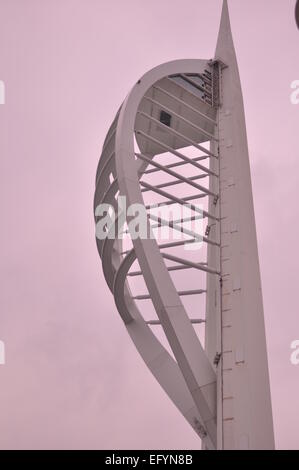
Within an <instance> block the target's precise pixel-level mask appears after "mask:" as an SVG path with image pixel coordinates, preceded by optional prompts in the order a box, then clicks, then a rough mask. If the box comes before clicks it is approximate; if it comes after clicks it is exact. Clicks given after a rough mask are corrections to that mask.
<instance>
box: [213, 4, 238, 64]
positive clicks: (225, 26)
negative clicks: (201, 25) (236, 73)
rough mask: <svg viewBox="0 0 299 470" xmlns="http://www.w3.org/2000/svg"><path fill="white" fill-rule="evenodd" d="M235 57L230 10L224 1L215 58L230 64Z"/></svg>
mask: <svg viewBox="0 0 299 470" xmlns="http://www.w3.org/2000/svg"><path fill="white" fill-rule="evenodd" d="M232 56H234V58H235V49H234V42H233V36H232V30H231V24H230V17H229V9H228V2H227V0H223V5H222V13H221V20H220V28H219V33H218V40H217V46H216V52H215V58H217V59H221V60H222V61H223V62H225V63H228V62H230V59H232V58H233V57H232Z"/></svg>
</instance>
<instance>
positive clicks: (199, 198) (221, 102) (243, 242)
mask: <svg viewBox="0 0 299 470" xmlns="http://www.w3.org/2000/svg"><path fill="white" fill-rule="evenodd" d="M191 150H192V151H191ZM194 151H195V152H196V156H195V157H194ZM165 155H170V156H172V158H174V159H175V160H171V163H167V162H166V163H165V158H164V160H159V159H160V158H162V157H163V156H164V157H165ZM188 169H189V170H190V174H188V175H186V171H187V170H188ZM185 170H186V171H185ZM159 174H163V175H166V176H169V177H171V178H172V179H171V180H169V181H164V182H159V180H157V177H158V175H159ZM150 178H152V179H150ZM205 181H206V182H207V184H205V183H204V182H205ZM190 188H191V189H192V190H193V191H194V194H190ZM187 190H188V191H187ZM182 191H186V195H182ZM151 194H152V195H155V196H156V197H160V198H161V199H162V200H161V204H163V205H164V207H165V206H181V205H184V204H186V203H188V204H189V209H190V217H187V218H186V219H184V220H180V221H174V220H170V219H168V220H164V219H163V218H162V217H158V216H155V215H154V214H153V213H152V211H151V208H152V206H151V204H148V203H147V201H146V199H145V198H146V197H147V196H148V195H151ZM118 195H121V196H123V197H125V199H126V204H127V207H130V208H132V205H134V204H139V205H141V206H142V207H143V208H144V211H147V213H148V218H146V229H147V235H148V236H147V237H144V236H137V237H133V232H132V229H131V226H130V223H131V222H134V214H133V212H132V211H131V212H130V211H129V212H127V213H126V214H123V213H122V211H121V210H120V208H119V207H118V204H117V196H118ZM203 201H205V204H206V206H205V207H204V208H203V209H201V208H199V206H198V203H199V202H203ZM154 202H157V201H156V200H155V201H154ZM159 202H160V201H159ZM109 206H111V207H112V209H113V211H114V212H115V213H116V219H115V220H112V221H111V220H110V219H109V216H108V214H107V211H108V209H107V207H109ZM198 217H203V218H204V220H205V221H206V226H205V235H204V237H203V242H204V244H205V245H206V246H207V250H206V254H207V256H206V260H205V261H203V260H201V261H199V260H196V259H195V258H193V259H191V260H190V256H189V257H188V256H187V255H186V253H187V252H186V253H185V255H182V254H181V253H182V252H181V251H178V252H177V253H174V251H173V250H175V249H177V250H180V249H182V247H185V246H186V245H188V244H190V243H192V242H198V241H199V239H200V234H199V233H196V232H194V231H192V230H189V229H186V227H185V225H184V224H185V222H187V221H190V219H192V220H195V219H196V218H198ZM95 219H96V224H97V246H98V251H99V254H100V256H101V258H102V263H103V271H104V275H105V279H106V281H107V284H108V286H109V288H110V290H111V291H112V292H113V295H114V298H115V302H116V306H117V308H118V311H119V313H120V315H121V317H122V319H123V321H124V323H125V325H126V327H127V330H128V332H129V334H130V336H131V338H132V340H133V341H134V343H135V345H136V347H137V349H138V351H139V353H140V354H141V356H142V358H143V360H144V361H145V363H146V364H147V366H148V368H149V369H150V370H151V372H152V373H153V375H154V376H155V378H156V379H157V380H158V382H159V383H160V385H161V386H162V387H163V388H164V390H165V391H166V393H167V394H168V396H169V397H170V399H171V400H172V401H173V403H174V404H175V405H176V406H177V408H178V409H179V410H180V411H181V413H182V414H183V415H184V416H185V418H186V419H187V421H188V422H189V423H190V424H191V426H192V427H193V428H194V430H195V431H196V432H197V433H198V435H199V436H200V438H201V439H202V442H203V445H204V448H206V449H236V450H237V449H273V448H274V436H273V423H272V410H271V397H270V386H269V374H268V364H267V350H266V339H265V327H264V316H263V302H262V292H261V281H260V271H259V261H258V251H257V240H256V229H255V219H254V209H253V199H252V189H251V180H250V168H249V156H248V147H247V137H246V126H245V117H244V109H243V98H242V91H241V85H240V78H239V72H238V66H237V61H236V56H235V51H234V45H233V40H232V35H231V28H230V21H229V13H228V6H227V1H226V0H225V1H224V4H223V11H222V18H221V25H220V31H219V37H218V43H217V48H216V54H215V58H214V59H213V60H179V61H174V62H170V63H167V64H163V65H160V66H159V67H156V68H155V69H153V70H151V71H150V72H148V73H147V74H145V75H144V76H143V77H142V78H141V79H140V80H139V81H138V82H137V84H136V85H135V86H134V87H133V89H132V90H131V92H130V93H129V95H128V96H127V98H126V100H125V101H124V103H123V104H122V106H121V108H120V110H119V111H118V113H117V115H116V118H115V120H114V121H113V123H112V125H111V127H110V129H109V131H108V134H107V137H106V140H105V142H104V146H103V150H102V154H101V158H100V162H99V166H98V170H97V179H96V192H95ZM124 223H127V224H129V232H130V234H131V238H132V240H131V242H132V244H131V247H130V249H127V250H126V249H125V248H124V247H123V242H122V240H119V239H118V238H117V236H115V228H116V227H117V228H121V227H123V226H124ZM155 224H156V225H155ZM161 225H167V226H169V227H170V228H171V230H173V231H177V232H180V233H182V234H184V236H185V237H188V238H187V239H184V240H181V241H169V242H167V243H160V241H159V240H158V239H157V237H156V238H155V237H154V236H153V234H154V229H156V228H157V227H159V226H161ZM104 226H105V232H104V233H105V234H104V236H101V235H100V229H101V228H103V227H104ZM135 264H138V265H139V266H138V268H134V265H135ZM132 266H133V268H132ZM131 268H132V269H131ZM192 270H196V271H197V272H198V273H200V274H201V275H204V276H205V280H204V284H203V285H200V286H198V287H199V288H198V289H192V290H186V289H185V290H180V289H178V288H177V286H176V283H175V281H174V279H173V277H172V276H173V275H174V274H175V273H179V272H183V273H185V277H186V276H189V275H190V276H191V274H190V273H191V271H192ZM140 277H141V278H142V279H143V280H144V283H145V285H146V287H147V289H148V293H147V294H143V295H134V294H133V293H132V286H131V284H130V282H129V280H130V279H131V280H132V279H136V278H140ZM201 282H203V280H202V281H201ZM191 295H192V296H193V295H198V296H204V295H205V296H206V315H205V318H194V315H192V318H191V317H190V315H189V314H188V312H187V310H186V308H185V305H184V303H183V300H182V299H183V298H185V297H186V296H191ZM143 301H151V302H152V305H153V307H154V311H155V314H156V318H155V319H153V320H151V319H150V320H148V319H146V318H145V317H144V315H143V314H142V313H141V312H143V313H144V309H142V310H141V308H139V305H140V302H143ZM194 313H196V312H194ZM202 313H204V312H202ZM203 316H204V315H202V317H203ZM198 324H199V325H204V326H205V349H204V348H203V347H202V345H201V343H200V341H199V338H198V336H197V334H196V332H195V328H194V327H195V325H198ZM152 328H162V329H163V331H164V333H165V335H166V338H167V341H168V344H169V346H170V348H171V350H172V354H173V356H172V355H170V354H169V353H168V351H167V350H166V349H165V347H164V346H163V345H162V343H161V342H160V341H159V340H158V339H157V337H156V335H155V334H154V333H153V331H152Z"/></svg>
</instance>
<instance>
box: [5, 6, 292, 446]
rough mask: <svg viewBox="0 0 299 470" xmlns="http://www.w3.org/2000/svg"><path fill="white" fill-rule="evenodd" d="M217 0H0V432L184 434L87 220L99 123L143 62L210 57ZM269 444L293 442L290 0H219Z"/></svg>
mask: <svg viewBox="0 0 299 470" xmlns="http://www.w3.org/2000/svg"><path fill="white" fill-rule="evenodd" d="M221 3H222V2H221V0H210V1H209V2H207V1H203V0H184V1H182V0H164V1H163V2H161V1H158V0H151V1H150V2H149V1H145V0H127V1H125V2H124V1H121V0H118V1H115V0H110V1H109V2H108V1H106V0H42V1H41V0H26V2H25V1H24V0H0V59H1V60H0V79H1V80H3V81H4V82H5V85H6V104H5V105H1V106H0V155H1V158H0V164H1V173H0V174H1V186H0V192H1V216H2V224H1V265H0V281H1V304H0V339H1V340H3V341H5V344H6V365H5V366H0V448H1V449H8V448H12V449H14V448H74V449H75V448H99V449H100V448H106V449H108V448H110V449H113V448H152V449H154V448H160V449H162V448H173V449H175V448H178V449H179V448H190V449H191V448H194V449H196V448H199V446H200V442H199V441H198V438H197V436H196V435H195V433H194V432H193V430H192V429H191V428H190V427H189V425H188V424H187V423H186V422H185V421H184V418H182V417H181V415H180V414H179V412H177V410H176V409H175V408H174V406H173V405H172V404H171V403H170V401H169V399H168V398H167V396H166V395H165V394H164V392H163V391H162V390H161V389H160V386H159V385H158V384H157V383H156V382H155V380H154V378H153V377H152V376H151V374H150V373H149V372H148V370H147V368H146V367H145V366H144V364H143V362H142V360H141V359H140V357H139V356H138V353H137V352H136V350H135V348H134V346H133V344H132V343H131V340H130V338H129V337H128V335H127V332H126V330H125V328H124V326H123V324H122V322H121V320H120V317H119V315H118V313H117V311H116V308H115V306H114V301H113V298H112V295H111V294H110V292H109V290H108V288H107V286H106V283H105V281H104V278H103V275H102V271H101V265H100V260H99V258H98V254H97V250H96V244H95V238H94V223H93V213H92V204H93V193H94V180H95V172H96V166H97V162H98V159H99V155H100V149H101V145H102V143H103V139H104V137H105V134H106V132H107V130H108V127H109V125H110V123H111V121H112V119H113V117H114V115H115V113H116V111H117V109H118V107H119V105H120V104H121V102H122V100H123V99H124V97H125V95H126V94H127V93H128V91H129V90H130V88H131V87H132V86H133V84H134V83H135V82H136V81H137V80H138V79H139V78H140V76H141V75H143V73H144V72H146V71H147V70H149V69H151V68H152V67H153V66H155V65H158V64H160V63H162V62H166V61H169V60H173V59H181V58H211V57H212V56H213V54H214V48H215V44H216V36H217V31H218V26H219V17H220V11H221ZM229 4H230V11H231V22H232V29H233V33H234V39H235V46H236V50H237V54H238V60H239V67H240V73H241V79H242V86H243V93H244V101H245V109H246V118H247V130H248V140H249V149H250V158H251V168H252V177H253V189H254V198H255V209H256V221H257V230H258V240H259V251H260V263H261V272H262V281H263V293H264V308H265V320H266V328H267V341H268V352H269V363H270V375H271V387H272V397H273V412H274V422H275V435H276V445H277V448H280V449H283V448H293V449H296V448H297V449H298V448H299V421H298V415H299V400H298V396H299V366H293V365H291V363H290V354H291V350H290V343H291V342H292V341H293V340H295V339H299V320H298V301H297V295H298V289H299V288H298V262H299V255H298V239H299V223H298V221H297V215H298V209H297V200H298V172H299V160H298V123H299V105H297V106H296V105H292V104H291V101H290V94H291V88H290V85H291V82H292V81H294V80H296V79H297V80H299V67H298V47H299V31H298V30H297V28H296V25H295V20H294V6H295V1H293V0H230V2H229Z"/></svg>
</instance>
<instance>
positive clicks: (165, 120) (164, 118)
mask: <svg viewBox="0 0 299 470" xmlns="http://www.w3.org/2000/svg"><path fill="white" fill-rule="evenodd" d="M160 122H162V124H165V126H168V127H170V125H171V115H170V114H168V113H166V111H161V112H160Z"/></svg>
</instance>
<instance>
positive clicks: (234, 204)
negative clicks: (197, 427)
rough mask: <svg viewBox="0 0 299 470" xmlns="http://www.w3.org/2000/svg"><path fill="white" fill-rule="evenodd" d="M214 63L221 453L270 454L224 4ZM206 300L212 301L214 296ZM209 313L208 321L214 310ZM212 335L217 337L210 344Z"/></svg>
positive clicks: (244, 160)
mask: <svg viewBox="0 0 299 470" xmlns="http://www.w3.org/2000/svg"><path fill="white" fill-rule="evenodd" d="M215 60H217V61H220V63H221V64H224V65H223V66H221V67H220V69H221V73H220V103H219V104H220V106H219V108H218V124H219V126H218V127H219V130H218V132H219V156H220V184H219V190H220V191H219V194H220V197H219V199H220V211H221V223H220V240H221V250H220V253H221V254H220V256H221V258H220V271H221V278H222V282H221V284H222V287H221V286H220V287H221V302H220V305H221V307H220V310H221V312H220V318H218V319H216V322H215V324H214V325H213V329H214V328H215V325H216V329H214V331H212V329H211V328H209V326H208V325H207V329H206V335H207V344H208V346H209V344H210V343H209V340H210V342H212V343H213V347H214V348H215V346H216V349H217V351H214V352H221V360H220V362H219V365H218V369H219V370H218V389H217V395H218V417H217V427H218V443H217V447H218V448H223V449H273V448H274V434H273V421H272V409H271V396H270V385H269V372H268V361H267V349H266V337H265V326H264V314H263V300H262V290H261V279H260V269H259V259H258V249H257V239H256V228H255V217H254V208H253V198H252V187H251V176H250V166H249V155H248V145H247V136H246V124H245V116H244V107H243V97H242V90H241V84H240V77H239V71H238V65H237V59H236V54H235V49H234V44H233V38H232V33H231V26H230V19H229V11H228V5H227V0H224V2H223V10H222V16H221V24H220V30H219V36H218V42H217V47H216V53H215ZM215 256H216V255H215V249H213V248H212V249H210V251H209V257H210V259H208V264H209V263H212V262H213V261H214V258H215ZM209 295H210V296H211V298H212V297H213V292H212V291H211V290H210V291H209ZM211 298H210V301H211ZM209 305H210V303H209V300H208V307H209ZM215 313H216V314H217V312H215ZM207 314H208V318H209V315H210V314H211V312H207ZM219 328H220V331H219ZM217 329H218V331H217ZM215 330H216V339H213V338H214V335H215ZM209 355H211V351H209ZM220 397H221V398H220ZM219 413H221V414H220V415H219ZM221 415H222V416H221Z"/></svg>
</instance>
